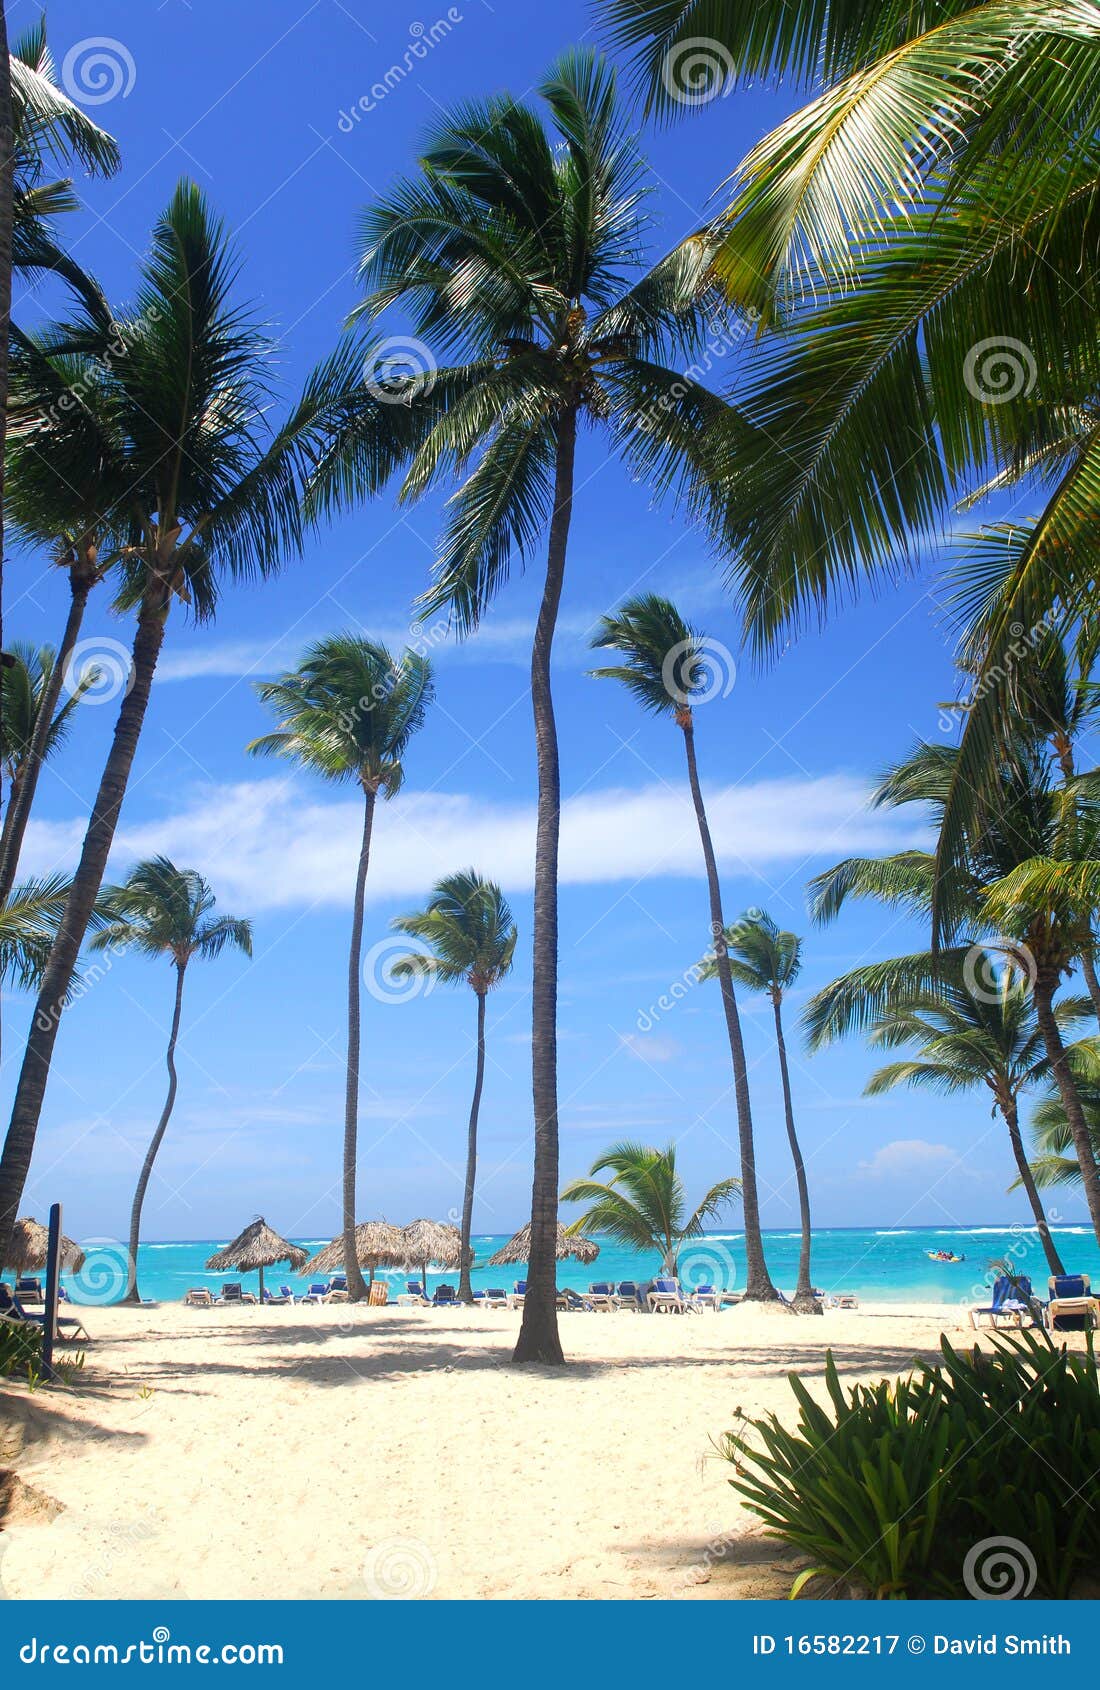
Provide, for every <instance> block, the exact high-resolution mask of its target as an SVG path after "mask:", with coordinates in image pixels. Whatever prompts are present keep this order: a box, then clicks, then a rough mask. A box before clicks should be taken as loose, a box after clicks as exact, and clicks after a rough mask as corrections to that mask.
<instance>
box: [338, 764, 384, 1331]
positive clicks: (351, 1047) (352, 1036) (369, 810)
mask: <svg viewBox="0 0 1100 1690" xmlns="http://www.w3.org/2000/svg"><path fill="white" fill-rule="evenodd" d="M376 802H377V795H376V794H375V793H374V792H371V791H370V790H369V789H368V790H367V793H366V802H365V804H364V808H363V840H362V844H361V845H360V847H359V869H358V872H357V874H356V876H355V904H354V908H353V911H352V918H351V948H350V950H349V952H348V1068H347V1081H346V1084H345V1088H344V1198H343V1213H344V1273H345V1275H346V1276H347V1282H348V1301H349V1302H350V1303H358V1302H361V1301H362V1300H363V1298H364V1297H366V1296H367V1295H368V1292H367V1286H366V1284H365V1282H364V1280H363V1275H362V1272H361V1271H360V1267H359V1259H358V1257H357V1256H356V1254H355V1162H356V1153H357V1142H358V1138H359V1051H360V1042H361V1031H360V1018H359V997H360V990H361V979H360V976H361V971H362V967H363V902H364V898H365V895H366V888H367V869H368V868H369V866H370V841H371V833H372V832H373V830H374V806H375V803H376ZM371 1278H372V1279H373V1278H374V1272H373V1270H372V1271H371Z"/></svg>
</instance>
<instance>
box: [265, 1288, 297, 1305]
mask: <svg viewBox="0 0 1100 1690" xmlns="http://www.w3.org/2000/svg"><path fill="white" fill-rule="evenodd" d="M293 1301H294V1293H293V1291H292V1290H291V1289H290V1286H289V1285H280V1287H279V1291H278V1295H276V1293H275V1292H274V1291H269V1290H268V1289H267V1287H266V1286H265V1287H264V1305H265V1307H277V1306H279V1305H281V1304H284V1303H292V1302H293Z"/></svg>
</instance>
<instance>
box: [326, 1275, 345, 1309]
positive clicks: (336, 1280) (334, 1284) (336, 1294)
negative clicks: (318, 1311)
mask: <svg viewBox="0 0 1100 1690" xmlns="http://www.w3.org/2000/svg"><path fill="white" fill-rule="evenodd" d="M322 1300H323V1301H324V1302H326V1303H346V1302H347V1300H348V1277H347V1274H346V1273H334V1274H333V1276H332V1278H331V1279H330V1280H329V1282H328V1286H327V1288H326V1290H325V1295H324V1298H323V1299H322Z"/></svg>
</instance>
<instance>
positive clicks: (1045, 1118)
mask: <svg viewBox="0 0 1100 1690" xmlns="http://www.w3.org/2000/svg"><path fill="white" fill-rule="evenodd" d="M1097 1058H1098V1052H1097V1048H1096V1042H1095V1040H1088V1039H1083V1040H1080V1041H1079V1042H1078V1043H1077V1044H1075V1045H1073V1046H1071V1049H1070V1060H1071V1063H1072V1065H1073V1070H1074V1073H1075V1075H1076V1077H1077V1089H1078V1091H1079V1093H1080V1095H1081V1107H1082V1108H1083V1109H1084V1112H1085V1119H1086V1121H1087V1122H1088V1129H1089V1136H1090V1138H1091V1139H1092V1146H1093V1154H1094V1155H1095V1157H1096V1159H1097V1162H1098V1163H1100V1061H1098V1059H1097ZM1031 1136H1032V1147H1033V1148H1032V1154H1031V1160H1030V1164H1029V1165H1030V1168H1031V1173H1032V1177H1033V1178H1034V1180H1035V1184H1036V1185H1037V1186H1038V1187H1039V1189H1040V1190H1041V1191H1044V1190H1046V1189H1048V1188H1049V1187H1050V1186H1058V1185H1067V1186H1076V1187H1080V1184H1081V1164H1080V1161H1079V1160H1078V1157H1077V1150H1076V1146H1075V1145H1074V1142H1073V1132H1072V1130H1071V1128H1070V1124H1069V1121H1068V1120H1067V1119H1066V1112H1065V1109H1064V1107H1063V1105H1062V1099H1061V1097H1060V1096H1059V1095H1058V1089H1057V1087H1056V1086H1052V1087H1051V1088H1050V1090H1049V1092H1048V1093H1047V1095H1046V1097H1044V1098H1041V1099H1040V1101H1039V1102H1038V1103H1037V1104H1036V1105H1035V1108H1034V1109H1033V1110H1032V1112H1031Z"/></svg>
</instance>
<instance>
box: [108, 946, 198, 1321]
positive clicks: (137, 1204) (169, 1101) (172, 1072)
mask: <svg viewBox="0 0 1100 1690" xmlns="http://www.w3.org/2000/svg"><path fill="white" fill-rule="evenodd" d="M186 966H187V965H186V964H185V963H184V964H180V963H178V962H177V963H176V1002H175V1007H174V1008H173V1011H172V1030H171V1032H170V1033H169V1034H168V1053H167V1056H166V1058H165V1061H166V1064H167V1068H168V1091H167V1094H166V1096H165V1099H164V1108H163V1109H162V1110H161V1112H160V1120H159V1121H158V1122H157V1130H156V1132H155V1133H154V1134H153V1137H152V1139H151V1141H150V1144H149V1148H148V1150H147V1151H146V1152H145V1160H144V1162H143V1163H142V1164H141V1173H140V1174H139V1175H138V1182H137V1188H136V1190H135V1192H134V1201H133V1205H132V1207H131V1209H130V1282H129V1284H128V1285H127V1287H126V1296H125V1298H124V1299H123V1301H124V1302H127V1303H140V1302H141V1293H140V1291H139V1290H138V1282H137V1255H138V1244H139V1243H140V1241H141V1210H142V1205H143V1204H144V1202H145V1193H146V1190H147V1189H148V1185H149V1176H150V1175H151V1174H152V1172H153V1163H154V1162H155V1161H156V1159H157V1151H158V1150H159V1149H160V1147H161V1141H162V1140H163V1138H164V1135H165V1133H166V1132H167V1130H168V1122H169V1121H170V1120H171V1118H172V1109H173V1106H174V1104H175V1101H176V1084H177V1081H176V1040H177V1039H178V1038H179V1033H180V1011H181V1010H182V1008H183V976H184V972H185V970H186Z"/></svg>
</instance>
